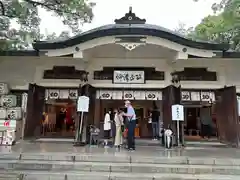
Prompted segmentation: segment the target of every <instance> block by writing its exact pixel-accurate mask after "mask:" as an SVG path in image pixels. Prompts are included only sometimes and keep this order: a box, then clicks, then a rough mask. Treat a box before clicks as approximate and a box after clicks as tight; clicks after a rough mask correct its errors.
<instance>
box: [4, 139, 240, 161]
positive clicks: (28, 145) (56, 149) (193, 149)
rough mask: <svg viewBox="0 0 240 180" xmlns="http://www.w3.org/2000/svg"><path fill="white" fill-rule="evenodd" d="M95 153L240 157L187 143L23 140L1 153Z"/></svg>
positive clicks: (238, 151)
mask: <svg viewBox="0 0 240 180" xmlns="http://www.w3.org/2000/svg"><path fill="white" fill-rule="evenodd" d="M6 153H7V154H9V153H13V154H18V153H28V154H29V153H30V154H31V153H33V154H53V153H54V154H74V155H80V154H81V155H82V154H94V155H107V156H116V155H118V156H129V155H131V156H141V157H152V158H154V157H196V158H197V157H203V158H223V159H225V158H226V159H227V158H240V149H235V148H226V147H225V146H223V147H221V146H220V147H215V146H204V145H202V146H201V145H197V146H196V145H193V144H190V145H187V146H186V147H185V148H174V149H171V150H166V149H165V148H163V147H161V146H160V145H159V146H138V145H137V149H136V151H135V152H128V151H126V150H125V149H121V150H120V151H117V150H116V149H115V148H103V147H95V146H92V147H90V146H85V147H74V146H73V145H72V144H71V143H62V142H61V143H48V142H45V143H39V142H35V143H34V142H29V141H23V142H22V143H18V144H16V145H15V146H12V147H11V146H0V154H6Z"/></svg>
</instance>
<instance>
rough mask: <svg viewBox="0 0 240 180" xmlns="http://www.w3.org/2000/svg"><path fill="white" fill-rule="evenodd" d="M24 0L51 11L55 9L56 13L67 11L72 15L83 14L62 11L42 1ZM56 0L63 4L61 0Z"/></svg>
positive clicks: (57, 2)
mask: <svg viewBox="0 0 240 180" xmlns="http://www.w3.org/2000/svg"><path fill="white" fill-rule="evenodd" d="M24 1H25V2H27V3H29V4H32V5H33V6H41V7H42V8H45V9H47V10H50V11H55V12H56V13H59V14H63V13H65V14H70V15H74V16H81V15H80V13H73V12H71V11H62V10H60V9H58V8H54V7H51V6H50V5H48V4H45V3H42V2H38V1H33V0H24ZM54 1H55V2H56V4H58V5H61V2H60V0H54Z"/></svg>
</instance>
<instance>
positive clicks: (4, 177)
mask: <svg viewBox="0 0 240 180" xmlns="http://www.w3.org/2000/svg"><path fill="white" fill-rule="evenodd" d="M22 177H23V176H21V174H18V173H10V172H0V180H21V178H22Z"/></svg>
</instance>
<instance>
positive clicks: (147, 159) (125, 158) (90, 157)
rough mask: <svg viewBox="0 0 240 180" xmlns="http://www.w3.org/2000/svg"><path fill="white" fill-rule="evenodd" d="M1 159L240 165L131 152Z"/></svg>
mask: <svg viewBox="0 0 240 180" xmlns="http://www.w3.org/2000/svg"><path fill="white" fill-rule="evenodd" d="M0 160H26V161H27V160H40V161H67V162H109V163H111V162H114V163H145V164H146V163H148V164H181V165H182V164H185V165H218V166H240V159H237V158H235V159H233V158H213V157H197V158H196V157H184V156H172V157H166V156H165V157H156V156H141V155H135V154H134V153H130V155H129V154H127V155H122V154H121V155H117V154H115V155H111V154H84V153H81V154H79V153H78V154H74V153H72V154H67V153H42V154H41V153H38V154H36V153H21V154H20V153H6V154H4V153H1V156H0Z"/></svg>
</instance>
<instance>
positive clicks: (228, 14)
mask: <svg viewBox="0 0 240 180" xmlns="http://www.w3.org/2000/svg"><path fill="white" fill-rule="evenodd" d="M212 9H213V10H214V12H216V14H215V15H209V16H207V17H205V18H204V19H203V20H202V22H201V23H200V24H198V25H197V26H196V27H195V28H194V31H192V32H190V33H189V34H188V35H187V36H188V37H189V38H192V39H195V40H204V41H211V42H216V43H228V44H230V46H231V49H232V50H237V51H240V0H222V1H221V2H220V3H219V4H213V6H212Z"/></svg>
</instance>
